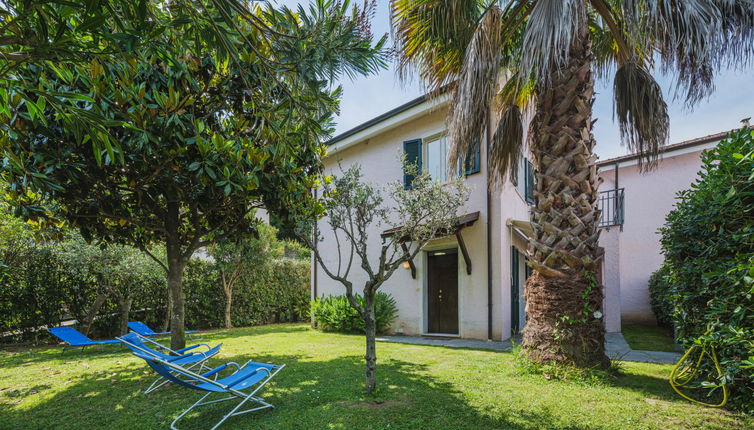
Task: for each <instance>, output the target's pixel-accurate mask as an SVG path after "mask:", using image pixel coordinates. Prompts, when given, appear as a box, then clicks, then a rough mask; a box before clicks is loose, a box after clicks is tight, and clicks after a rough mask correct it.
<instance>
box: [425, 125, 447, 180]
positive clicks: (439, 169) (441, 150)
mask: <svg viewBox="0 0 754 430" xmlns="http://www.w3.org/2000/svg"><path fill="white" fill-rule="evenodd" d="M424 169H426V170H427V172H428V173H429V176H431V177H432V178H433V179H435V180H437V181H440V182H442V183H445V182H448V137H447V136H446V135H444V134H443V135H439V136H433V137H430V138H428V139H427V140H425V141H424Z"/></svg>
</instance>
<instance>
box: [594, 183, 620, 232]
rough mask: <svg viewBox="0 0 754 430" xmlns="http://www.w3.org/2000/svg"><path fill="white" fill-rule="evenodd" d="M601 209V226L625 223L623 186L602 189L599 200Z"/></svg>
mask: <svg viewBox="0 0 754 430" xmlns="http://www.w3.org/2000/svg"><path fill="white" fill-rule="evenodd" d="M597 208H598V209H599V210H600V223H599V227H612V226H616V225H619V226H622V225H623V188H616V189H613V190H606V191H600V195H599V197H598V200H597Z"/></svg>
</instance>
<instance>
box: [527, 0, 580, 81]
mask: <svg viewBox="0 0 754 430" xmlns="http://www.w3.org/2000/svg"><path fill="white" fill-rule="evenodd" d="M585 23H586V8H585V6H584V3H583V2H582V1H580V0H539V1H537V2H536V3H535V4H534V7H533V8H532V9H531V12H530V13H529V18H528V21H527V22H526V28H525V30H524V36H523V43H522V46H521V64H520V71H521V73H522V74H523V75H534V76H535V78H536V79H537V81H538V82H539V83H540V85H545V86H547V85H548V84H549V80H550V76H551V74H552V72H553V71H554V70H557V69H558V68H560V67H563V66H564V65H565V64H566V61H567V60H568V56H569V50H570V47H571V44H572V43H573V41H574V39H575V37H576V34H577V32H578V29H579V28H580V27H582V26H583V25H585Z"/></svg>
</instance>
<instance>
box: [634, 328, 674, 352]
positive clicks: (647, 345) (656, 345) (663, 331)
mask: <svg viewBox="0 0 754 430" xmlns="http://www.w3.org/2000/svg"><path fill="white" fill-rule="evenodd" d="M621 331H622V332H623V337H624V338H625V339H626V342H628V344H629V345H630V346H631V349H642V350H646V351H670V352H677V350H676V349H675V342H673V331H672V330H670V329H667V328H664V327H658V326H656V325H649V324H635V323H634V324H623V325H622V327H621Z"/></svg>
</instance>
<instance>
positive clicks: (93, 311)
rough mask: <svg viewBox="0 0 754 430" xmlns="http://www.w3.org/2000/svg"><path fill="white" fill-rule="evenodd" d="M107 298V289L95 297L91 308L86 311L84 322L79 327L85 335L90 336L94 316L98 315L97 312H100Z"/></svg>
mask: <svg viewBox="0 0 754 430" xmlns="http://www.w3.org/2000/svg"><path fill="white" fill-rule="evenodd" d="M105 300H107V294H106V291H100V292H98V293H97V297H96V298H95V299H94V303H92V306H91V307H89V310H88V311H87V312H86V317H85V318H84V323H83V324H82V325H81V327H79V328H80V329H81V332H82V333H84V336H89V331H91V329H92V324H94V317H96V316H97V312H99V310H100V308H101V307H102V305H104V304H105Z"/></svg>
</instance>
